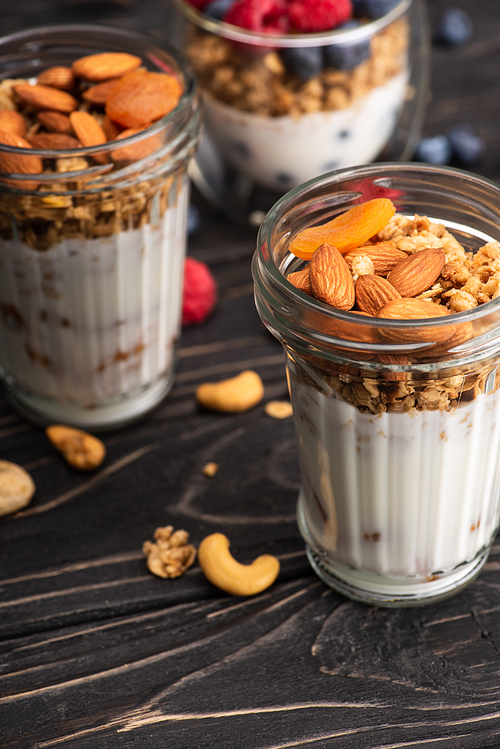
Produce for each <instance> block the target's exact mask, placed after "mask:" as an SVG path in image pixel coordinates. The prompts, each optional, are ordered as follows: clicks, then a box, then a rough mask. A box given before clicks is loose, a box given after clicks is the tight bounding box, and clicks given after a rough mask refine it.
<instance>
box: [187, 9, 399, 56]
mask: <svg viewBox="0 0 500 749" xmlns="http://www.w3.org/2000/svg"><path fill="white" fill-rule="evenodd" d="M174 2H175V4H176V6H177V7H178V8H179V10H180V12H181V13H182V14H183V15H184V16H185V17H186V18H187V19H188V20H189V21H191V22H192V23H193V24H194V25H195V26H198V27H199V28H201V29H203V30H204V31H208V32H211V33H212V34H216V35H217V36H222V37H224V38H225V39H229V40H230V41H233V42H242V43H246V44H250V45H253V46H262V47H277V48H284V47H285V48H286V47H313V46H321V47H322V46H326V45H330V44H345V43H347V42H359V41H362V40H364V39H367V38H370V37H372V36H373V35H374V34H376V33H377V32H379V31H381V30H382V29H384V28H386V27H387V26H388V25H389V24H391V23H393V22H394V21H396V20H397V19H398V18H400V17H401V16H403V15H404V14H405V13H406V11H407V10H408V9H409V8H410V6H411V4H412V2H413V0H399V2H398V4H397V5H395V6H394V8H391V10H390V11H389V12H388V13H386V14H385V15H384V16H382V17H381V18H376V19H374V20H372V21H369V22H368V23H365V24H361V25H360V26H357V27H356V28H349V29H345V28H344V29H343V28H337V29H333V30H331V31H320V32H314V33H311V34H279V35H278V34H260V33H258V32H256V31H250V30H248V29H243V28H240V27H239V26H233V25H232V24H229V23H224V22H223V21H218V20H217V19H215V18H211V17H210V16H206V15H205V14H204V13H201V12H200V11H199V10H197V9H196V8H195V7H194V6H193V5H191V4H190V3H188V2H186V0H174Z"/></svg>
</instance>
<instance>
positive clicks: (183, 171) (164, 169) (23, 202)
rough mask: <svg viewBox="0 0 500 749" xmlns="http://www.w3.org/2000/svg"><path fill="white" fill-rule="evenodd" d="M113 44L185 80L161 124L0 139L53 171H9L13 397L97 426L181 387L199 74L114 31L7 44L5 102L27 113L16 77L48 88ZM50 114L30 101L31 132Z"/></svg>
mask: <svg viewBox="0 0 500 749" xmlns="http://www.w3.org/2000/svg"><path fill="white" fill-rule="evenodd" d="M100 52H127V53H129V54H132V55H135V56H137V57H139V58H140V59H141V60H142V67H143V68H145V69H146V70H147V71H152V72H155V73H162V74H163V73H166V74H167V75H169V76H171V77H173V78H174V79H175V80H176V81H178V83H180V86H181V87H182V94H181V96H180V99H179V101H178V103H177V105H176V106H175V108H174V109H173V110H172V111H171V112H170V113H168V114H167V115H166V116H164V117H161V118H160V119H158V120H157V121H155V122H154V123H153V124H152V125H151V126H150V127H148V128H147V130H140V131H138V129H137V128H136V129H132V130H131V131H129V130H127V131H126V132H125V133H124V136H125V137H124V136H120V140H118V141H117V140H111V139H109V140H108V141H107V142H105V143H104V144H102V145H97V146H87V147H81V144H80V143H75V145H72V144H71V143H70V144H69V145H67V146H65V148H64V149H61V148H57V149H55V148H53V147H50V148H47V147H42V146H43V143H42V146H39V145H36V143H35V145H34V147H33V148H32V149H30V150H29V152H28V151H27V149H26V148H24V147H22V148H20V147H17V146H15V145H14V146H13V145H4V144H2V143H0V163H1V164H3V165H5V164H7V165H8V164H9V163H11V162H9V161H8V159H11V158H14V159H17V160H19V158H20V157H23V158H24V155H25V154H27V153H29V154H30V158H31V156H32V155H33V156H34V157H36V159H38V163H40V162H39V159H41V160H42V162H41V163H42V168H40V167H39V168H37V169H36V170H33V167H30V168H27V169H21V170H20V171H24V172H29V171H31V170H33V171H36V172H37V173H36V174H26V173H17V170H16V173H10V172H11V170H10V169H7V170H6V169H5V167H4V169H3V171H4V173H3V174H0V268H1V272H0V326H1V333H0V364H1V368H2V377H3V379H4V381H5V383H6V386H7V393H8V397H9V399H10V401H11V402H12V404H13V405H14V407H15V408H16V409H17V410H18V411H20V412H21V413H22V414H23V415H24V416H25V417H27V418H28V419H30V420H32V421H34V422H36V423H39V424H47V423H53V422H62V423H65V424H70V425H73V426H77V427H82V428H91V429H93V430H97V429H104V428H112V427H117V426H120V425H122V424H125V423H128V422H130V421H133V420H135V419H137V418H139V417H141V416H142V415H144V414H145V413H146V412H147V411H149V410H150V409H151V408H153V407H154V406H155V405H157V404H158V403H159V402H160V400H161V399H162V398H163V397H164V396H165V395H166V393H167V392H168V391H169V389H170V388H171V385H172V381H173V377H174V364H175V346H176V340H177V338H178V337H179V334H180V326H181V305H182V287H183V267H184V255H185V246H186V220H187V209H188V203H189V187H190V185H189V180H188V176H187V166H188V163H189V161H190V159H191V158H192V156H193V153H194V150H195V147H196V145H197V142H198V139H199V134H200V108H199V100H198V93H197V89H196V84H195V79H194V76H193V73H192V71H191V69H190V67H189V65H187V63H186V62H185V60H184V59H183V58H182V56H181V55H179V54H178V53H177V52H176V51H174V50H172V49H170V48H168V47H164V46H163V45H160V44H159V43H158V42H157V41H153V40H151V39H148V38H147V37H145V36H142V35H138V34H135V33H132V32H129V31H122V30H118V29H111V28H107V27H105V26H90V25H89V26H83V25H82V26H80V25H75V26H54V27H47V28H38V29H35V30H31V31H25V32H20V33H17V34H13V35H10V36H8V37H4V38H3V39H0V108H2V109H13V108H14V105H15V101H16V97H15V96H14V94H13V93H12V82H13V81H14V84H17V83H19V82H25V81H28V82H29V83H34V82H35V81H36V80H37V76H38V75H39V74H40V73H41V72H42V71H45V70H47V69H48V68H54V67H55V68H56V69H57V68H60V67H61V66H62V67H63V68H66V70H67V68H68V67H70V66H71V65H72V63H73V61H74V60H76V59H78V58H80V57H83V56H86V55H92V54H96V53H100ZM41 80H43V78H42V79H41ZM45 109H49V110H50V107H46V106H45V105H41V106H38V107H30V106H24V108H23V109H22V114H24V115H25V119H26V120H27V121H28V123H31V124H30V128H29V130H28V133H27V134H26V138H29V134H30V133H32V134H36V132H37V129H38V128H39V126H40V120H41V119H42V118H41V117H40V116H39V112H40V110H42V111H43V110H45ZM98 110H99V107H98V106H97V105H96V108H95V111H96V115H95V116H96V118H97V120H99V121H101V122H102V125H103V127H104V126H105V123H104V122H103V118H104V111H103V109H102V111H101V112H100V113H99V111H98ZM91 111H92V109H91ZM49 114H50V112H49ZM60 114H61V113H59V115H60ZM0 127H1V125H0ZM38 132H39V131H38ZM127 134H128V137H127ZM117 135H118V130H117V132H116V133H111V135H109V136H108V137H109V138H111V136H112V137H116V136H117ZM32 142H35V141H32ZM118 143H119V144H120V147H119V148H117V144H118ZM49 145H50V144H49ZM16 163H18V161H17V162H16ZM12 171H14V170H12Z"/></svg>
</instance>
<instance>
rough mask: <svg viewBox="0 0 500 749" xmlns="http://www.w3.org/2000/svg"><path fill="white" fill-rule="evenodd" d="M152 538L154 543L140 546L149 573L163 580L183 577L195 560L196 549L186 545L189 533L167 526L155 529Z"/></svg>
mask: <svg viewBox="0 0 500 749" xmlns="http://www.w3.org/2000/svg"><path fill="white" fill-rule="evenodd" d="M154 538H155V541H156V543H153V542H151V541H145V542H144V543H143V545H142V551H143V554H144V555H145V556H146V557H147V565H148V569H149V571H150V572H152V573H153V575H157V576H158V577H163V578H165V579H166V578H169V577H180V575H183V574H184V572H185V571H186V570H187V569H189V567H191V565H192V564H193V562H194V560H195V559H196V549H195V548H194V546H193V545H192V544H190V543H188V541H189V533H188V532H187V531H184V530H178V531H174V528H173V526H172V525H167V526H165V527H164V528H157V529H156V530H155V532H154Z"/></svg>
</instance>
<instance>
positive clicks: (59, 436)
mask: <svg viewBox="0 0 500 749" xmlns="http://www.w3.org/2000/svg"><path fill="white" fill-rule="evenodd" d="M45 433H46V435H47V437H48V438H49V440H50V441H51V442H52V444H53V445H54V447H55V448H56V449H57V450H59V452H60V453H62V455H63V456H64V458H65V460H66V461H67V463H69V465H70V466H73V468H77V469H78V470H79V471H93V470H95V469H96V468H99V466H100V465H101V463H102V462H103V460H104V458H105V457H106V448H105V447H104V445H103V443H102V442H101V440H100V439H98V438H97V437H94V435H92V434H89V433H88V432H84V431H82V430H81V429H74V428H73V427H67V426H61V425H59V424H53V425H52V426H50V427H47V429H46V430H45Z"/></svg>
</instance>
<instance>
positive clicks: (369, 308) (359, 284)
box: [355, 274, 401, 316]
mask: <svg viewBox="0 0 500 749" xmlns="http://www.w3.org/2000/svg"><path fill="white" fill-rule="evenodd" d="M355 289H356V304H357V306H358V307H359V309H360V310H361V311H362V312H367V313H368V314H369V315H373V316H376V315H377V312H378V311H379V309H380V308H381V307H383V306H384V304H386V303H387V302H389V301H390V300H391V299H398V298H399V297H400V296H401V294H400V293H399V292H398V291H396V289H395V288H394V286H392V285H391V284H390V283H389V281H386V279H385V278H381V277H380V276H375V275H370V274H367V275H365V276H360V277H359V278H358V280H357V281H356V285H355Z"/></svg>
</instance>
